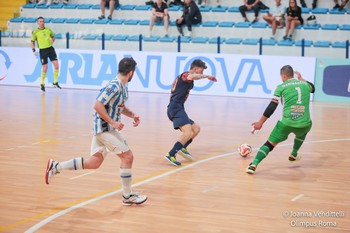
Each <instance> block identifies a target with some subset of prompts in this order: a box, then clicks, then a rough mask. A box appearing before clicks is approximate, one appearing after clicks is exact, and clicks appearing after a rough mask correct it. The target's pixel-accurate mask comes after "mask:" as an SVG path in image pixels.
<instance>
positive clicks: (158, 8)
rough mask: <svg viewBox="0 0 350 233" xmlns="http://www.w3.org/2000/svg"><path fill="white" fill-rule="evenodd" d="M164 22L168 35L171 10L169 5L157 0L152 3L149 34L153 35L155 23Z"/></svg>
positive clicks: (166, 34)
mask: <svg viewBox="0 0 350 233" xmlns="http://www.w3.org/2000/svg"><path fill="white" fill-rule="evenodd" d="M162 21H163V23H164V28H165V37H167V36H168V26H169V12H168V5H167V4H166V3H165V2H163V1H162V0H157V1H156V2H155V3H153V5H152V17H151V20H150V24H149V34H150V36H152V29H153V26H154V23H155V22H156V23H160V22H162Z"/></svg>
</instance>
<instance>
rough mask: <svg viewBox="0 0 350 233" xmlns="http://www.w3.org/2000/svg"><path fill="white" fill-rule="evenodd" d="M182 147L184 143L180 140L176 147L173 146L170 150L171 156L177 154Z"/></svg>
mask: <svg viewBox="0 0 350 233" xmlns="http://www.w3.org/2000/svg"><path fill="white" fill-rule="evenodd" d="M182 147H183V145H182V144H181V143H180V142H176V143H175V145H174V147H173V149H171V150H170V151H169V155H170V156H175V154H176V153H177V152H178V151H179V150H181V148H182Z"/></svg>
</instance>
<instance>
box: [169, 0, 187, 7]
mask: <svg viewBox="0 0 350 233" xmlns="http://www.w3.org/2000/svg"><path fill="white" fill-rule="evenodd" d="M183 5H185V3H184V1H183V0H173V1H171V2H170V3H169V6H183Z"/></svg>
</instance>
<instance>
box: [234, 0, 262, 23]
mask: <svg viewBox="0 0 350 233" xmlns="http://www.w3.org/2000/svg"><path fill="white" fill-rule="evenodd" d="M261 9H263V10H265V9H269V8H268V7H267V6H265V4H264V3H262V2H261V1H260V0H244V5H242V6H240V7H239V11H240V12H241V15H242V17H243V18H244V21H245V22H249V20H248V18H247V14H246V11H249V10H253V11H254V16H255V18H254V20H253V23H255V22H258V20H259V19H258V16H259V12H260V10H261Z"/></svg>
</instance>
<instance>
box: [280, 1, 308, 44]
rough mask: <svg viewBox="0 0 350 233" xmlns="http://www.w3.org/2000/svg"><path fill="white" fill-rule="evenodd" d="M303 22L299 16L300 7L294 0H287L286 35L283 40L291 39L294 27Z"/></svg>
mask: <svg viewBox="0 0 350 233" xmlns="http://www.w3.org/2000/svg"><path fill="white" fill-rule="evenodd" d="M303 23H304V20H303V18H302V17H301V7H299V6H298V5H297V2H296V0H289V7H288V8H287V20H286V35H285V36H284V37H283V39H284V40H292V38H293V33H294V30H295V27H296V26H298V25H302V24H303Z"/></svg>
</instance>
